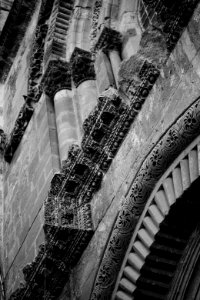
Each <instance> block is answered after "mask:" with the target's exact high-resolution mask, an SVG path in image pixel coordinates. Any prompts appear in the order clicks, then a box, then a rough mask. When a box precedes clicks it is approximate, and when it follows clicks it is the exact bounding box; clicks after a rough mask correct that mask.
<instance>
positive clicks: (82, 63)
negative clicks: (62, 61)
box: [70, 47, 95, 87]
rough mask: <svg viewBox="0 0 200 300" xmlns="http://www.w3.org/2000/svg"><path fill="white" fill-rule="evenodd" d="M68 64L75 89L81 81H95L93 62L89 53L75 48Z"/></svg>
mask: <svg viewBox="0 0 200 300" xmlns="http://www.w3.org/2000/svg"><path fill="white" fill-rule="evenodd" d="M70 63H71V68H72V79H73V82H74V85H75V87H78V86H79V84H81V83H82V82H83V81H86V80H94V79H95V70H94V62H93V60H92V55H91V53H90V52H88V51H85V50H83V49H80V48H77V47H75V49H74V51H73V53H72V56H71V59H70Z"/></svg>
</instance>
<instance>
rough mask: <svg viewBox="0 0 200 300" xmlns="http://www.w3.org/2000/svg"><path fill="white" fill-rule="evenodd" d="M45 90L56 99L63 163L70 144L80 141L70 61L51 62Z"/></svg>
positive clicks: (60, 150) (59, 144)
mask: <svg viewBox="0 0 200 300" xmlns="http://www.w3.org/2000/svg"><path fill="white" fill-rule="evenodd" d="M44 91H45V93H46V94H47V95H48V96H49V97H50V98H51V99H52V100H53V101H54V107H55V115H56V125H57V134H58V146H59V152H60V160H61V165H63V162H64V160H66V158H67V156H68V150H69V147H70V145H71V144H72V143H76V142H78V132H77V121H76V116H75V111H74V105H73V97H72V91H71V72H70V65H69V63H66V62H64V61H58V60H56V61H51V62H50V63H49V65H48V68H47V72H46V74H45V80H44Z"/></svg>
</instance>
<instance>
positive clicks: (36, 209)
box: [3, 96, 60, 293]
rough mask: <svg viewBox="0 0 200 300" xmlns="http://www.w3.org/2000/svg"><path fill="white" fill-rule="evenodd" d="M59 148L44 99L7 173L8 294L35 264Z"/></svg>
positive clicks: (45, 99) (53, 125)
mask: <svg viewBox="0 0 200 300" xmlns="http://www.w3.org/2000/svg"><path fill="white" fill-rule="evenodd" d="M57 145H58V143H57V133H56V129H55V115H54V111H53V107H52V103H51V102H50V100H49V99H48V98H46V97H44V96H43V97H41V99H40V101H39V103H38V104H37V108H36V110H35V112H34V114H33V117H32V119H31V121H30V123H29V125H28V127H27V130H26V132H25V135H24V136H23V139H22V141H21V143H20V145H19V147H18V149H17V151H16V152H15V154H14V157H13V160H12V162H11V164H10V165H9V164H7V165H6V170H5V177H4V216H5V219H4V228H3V239H4V259H3V261H4V266H3V267H4V274H5V276H6V284H7V287H8V293H10V292H11V291H13V290H15V289H16V288H17V287H18V285H19V282H20V281H23V274H22V268H23V267H24V266H25V265H26V264H27V263H31V262H32V261H33V259H34V257H35V256H36V253H37V249H38V246H39V245H40V244H41V243H42V242H43V240H44V233H43V229H42V225H43V203H44V200H45V198H46V197H47V193H48V190H49V186H50V181H51V179H52V177H53V174H54V173H55V172H56V171H58V170H59V168H60V167H59V155H58V146H57Z"/></svg>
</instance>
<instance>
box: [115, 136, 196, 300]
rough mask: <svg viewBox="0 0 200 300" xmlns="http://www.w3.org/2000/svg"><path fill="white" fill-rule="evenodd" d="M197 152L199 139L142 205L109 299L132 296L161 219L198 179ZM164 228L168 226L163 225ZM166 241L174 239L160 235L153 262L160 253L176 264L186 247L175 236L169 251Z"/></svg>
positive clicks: (184, 153)
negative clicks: (141, 210)
mask: <svg viewBox="0 0 200 300" xmlns="http://www.w3.org/2000/svg"><path fill="white" fill-rule="evenodd" d="M199 148H200V136H199V137H198V138H197V139H196V140H195V141H194V142H193V143H192V144H191V145H190V146H189V147H188V148H187V149H186V150H185V151H183V153H181V155H180V156H179V157H178V158H177V159H176V160H175V162H174V163H173V164H172V165H171V166H170V168H169V169H168V170H167V171H166V172H165V174H164V175H163V176H162V177H161V179H160V180H159V182H158V183H157V184H156V187H155V188H154V191H153V192H152V194H151V196H150V198H149V200H148V201H147V203H146V205H145V208H144V210H143V213H142V215H141V217H140V219H139V221H138V223H137V226H136V228H135V231H134V233H133V236H132V239H131V241H130V243H129V247H128V250H127V252H126V255H125V259H124V261H123V264H122V267H121V271H120V274H119V276H118V281H117V284H116V287H115V291H114V293H113V299H126V300H129V299H130V300H131V299H133V298H132V295H133V292H134V291H135V289H136V288H137V282H138V279H139V277H140V270H141V269H142V267H143V265H144V264H145V259H146V257H147V256H148V255H149V253H150V252H151V249H150V247H151V246H152V245H153V243H154V241H155V236H156V235H157V236H158V232H159V231H160V224H161V223H162V224H163V221H164V219H165V217H166V216H167V215H168V214H169V211H170V208H171V206H172V205H173V204H175V203H176V202H177V200H178V199H179V198H180V197H182V195H183V193H184V191H186V190H187V189H188V188H189V187H190V186H191V184H192V183H193V182H194V181H195V180H196V179H197V178H198V177H199V176H200V153H199ZM191 202H192V201H191ZM190 204H191V203H190ZM173 207H174V206H173ZM176 215H177V213H176ZM177 217H178V216H177ZM185 217H186V216H185ZM176 222H177V223H179V220H176ZM187 223H189V220H187ZM170 225H172V224H170ZM174 225H175V224H174ZM167 226H169V225H168V224H167ZM165 227H166V225H165ZM188 227H189V224H188ZM161 231H162V230H161ZM165 231H166V230H165ZM183 231H184V227H183V228H182V232H183ZM170 239H171V240H173V239H175V238H174V236H172V235H170V234H168V235H166V236H165V235H164V234H162V241H159V245H157V244H156V246H155V245H154V248H155V247H157V248H156V250H157V251H154V252H155V253H157V255H156V256H155V257H156V258H157V260H160V261H161V259H162V258H163V257H160V255H162V254H163V253H162V252H163V250H164V251H165V254H166V256H168V258H169V260H170V258H171V260H173V261H176V262H177V263H178V261H179V259H180V256H181V255H182V254H183V251H184V247H185V246H186V244H185V242H186V239H183V238H182V239H181V238H180V236H179V235H178V237H177V239H176V241H175V242H174V243H172V244H174V246H173V247H174V248H173V249H172V248H171V245H170V242H169V240H170ZM160 240H161V239H160ZM182 246H183V247H182ZM160 247H161V248H160ZM176 247H177V248H176ZM159 248H160V249H159ZM167 252H168V253H167ZM174 255H176V257H175V258H174V257H173V256H174ZM170 256H171V257H170ZM166 263H167V262H166ZM163 264H164V262H163ZM155 265H156V264H155ZM168 267H169V269H170V262H169V263H168ZM175 268H176V265H174V271H175ZM171 269H173V268H171ZM174 271H173V272H174ZM173 272H167V271H166V272H165V274H160V275H159V276H160V281H159V282H162V276H164V275H165V276H166V275H168V277H171V276H173ZM169 273H170V274H169ZM152 282H154V280H152ZM150 285H151V282H149V286H150ZM160 285H161V284H160ZM155 288H157V290H158V291H157V294H155V295H156V296H159V286H157V287H155ZM168 288H169V285H168V284H166V282H164V284H163V286H162V291H161V292H160V293H162V292H163V293H166V292H168ZM152 290H153V288H152ZM141 297H142V296H141Z"/></svg>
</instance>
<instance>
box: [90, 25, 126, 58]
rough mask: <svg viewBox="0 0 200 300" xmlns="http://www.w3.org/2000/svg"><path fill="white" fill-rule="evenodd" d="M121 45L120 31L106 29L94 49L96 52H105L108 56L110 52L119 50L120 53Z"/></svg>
mask: <svg viewBox="0 0 200 300" xmlns="http://www.w3.org/2000/svg"><path fill="white" fill-rule="evenodd" d="M121 43H122V36H121V34H120V33H119V32H118V31H116V30H114V29H111V28H108V27H104V28H103V30H102V32H101V34H100V36H99V39H98V41H97V43H96V45H95V47H94V51H95V52H96V51H98V50H103V51H104V52H105V53H106V54H107V53H108V52H109V51H112V50H117V51H118V52H119V53H120V52H121Z"/></svg>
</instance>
